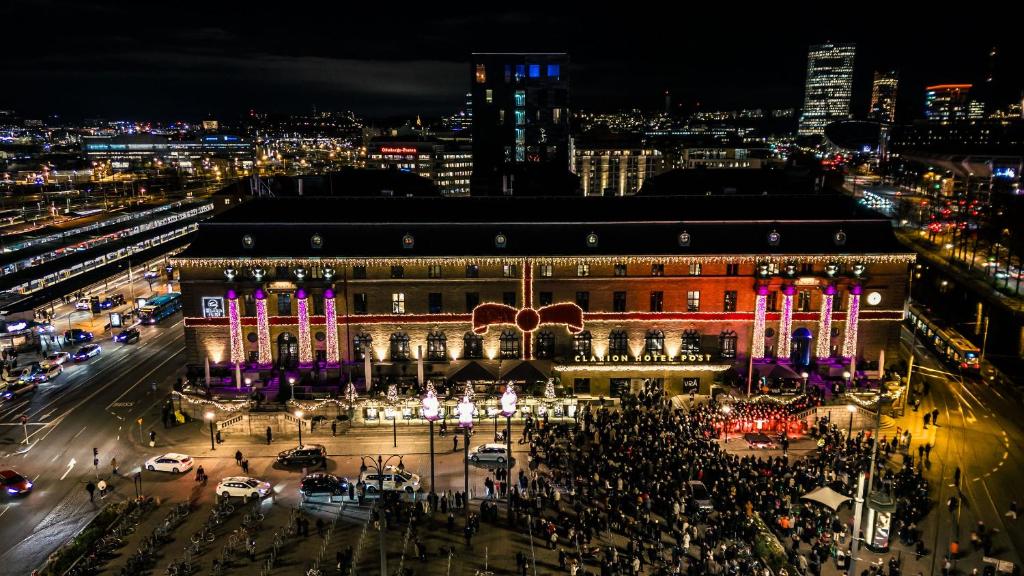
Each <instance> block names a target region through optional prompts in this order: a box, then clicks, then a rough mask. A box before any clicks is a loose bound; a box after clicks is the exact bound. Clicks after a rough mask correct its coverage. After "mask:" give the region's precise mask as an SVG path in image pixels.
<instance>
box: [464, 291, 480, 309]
mask: <svg viewBox="0 0 1024 576" xmlns="http://www.w3.org/2000/svg"><path fill="white" fill-rule="evenodd" d="M479 305H480V293H479V292H466V312H472V311H473V308H476V307H477V306H479Z"/></svg>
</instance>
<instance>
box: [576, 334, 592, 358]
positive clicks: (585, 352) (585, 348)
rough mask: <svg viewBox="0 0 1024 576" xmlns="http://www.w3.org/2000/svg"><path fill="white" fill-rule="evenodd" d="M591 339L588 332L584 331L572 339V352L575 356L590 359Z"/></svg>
mask: <svg viewBox="0 0 1024 576" xmlns="http://www.w3.org/2000/svg"><path fill="white" fill-rule="evenodd" d="M590 343H591V338H590V331H589V330H584V331H583V332H580V333H579V334H576V335H575V336H573V337H572V352H573V354H575V355H577V356H583V357H584V358H590V355H591V352H590V351H591V346H590Z"/></svg>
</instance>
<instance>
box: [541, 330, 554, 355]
mask: <svg viewBox="0 0 1024 576" xmlns="http://www.w3.org/2000/svg"><path fill="white" fill-rule="evenodd" d="M536 344H537V352H536V355H537V358H541V359H548V358H551V357H552V356H554V355H555V335H554V334H552V333H551V332H549V331H547V330H543V331H541V332H537V340H536Z"/></svg>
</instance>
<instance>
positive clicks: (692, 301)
mask: <svg viewBox="0 0 1024 576" xmlns="http://www.w3.org/2000/svg"><path fill="white" fill-rule="evenodd" d="M686 311H687V312H700V290H689V291H688V292H687V293H686Z"/></svg>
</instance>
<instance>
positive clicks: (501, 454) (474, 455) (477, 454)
mask: <svg viewBox="0 0 1024 576" xmlns="http://www.w3.org/2000/svg"><path fill="white" fill-rule="evenodd" d="M506 460H508V456H507V455H506V454H505V445H504V444H483V445H481V446H477V447H476V448H473V449H472V450H470V451H469V461H470V462H473V463H476V462H498V463H499V464H504V463H505V461H506Z"/></svg>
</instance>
